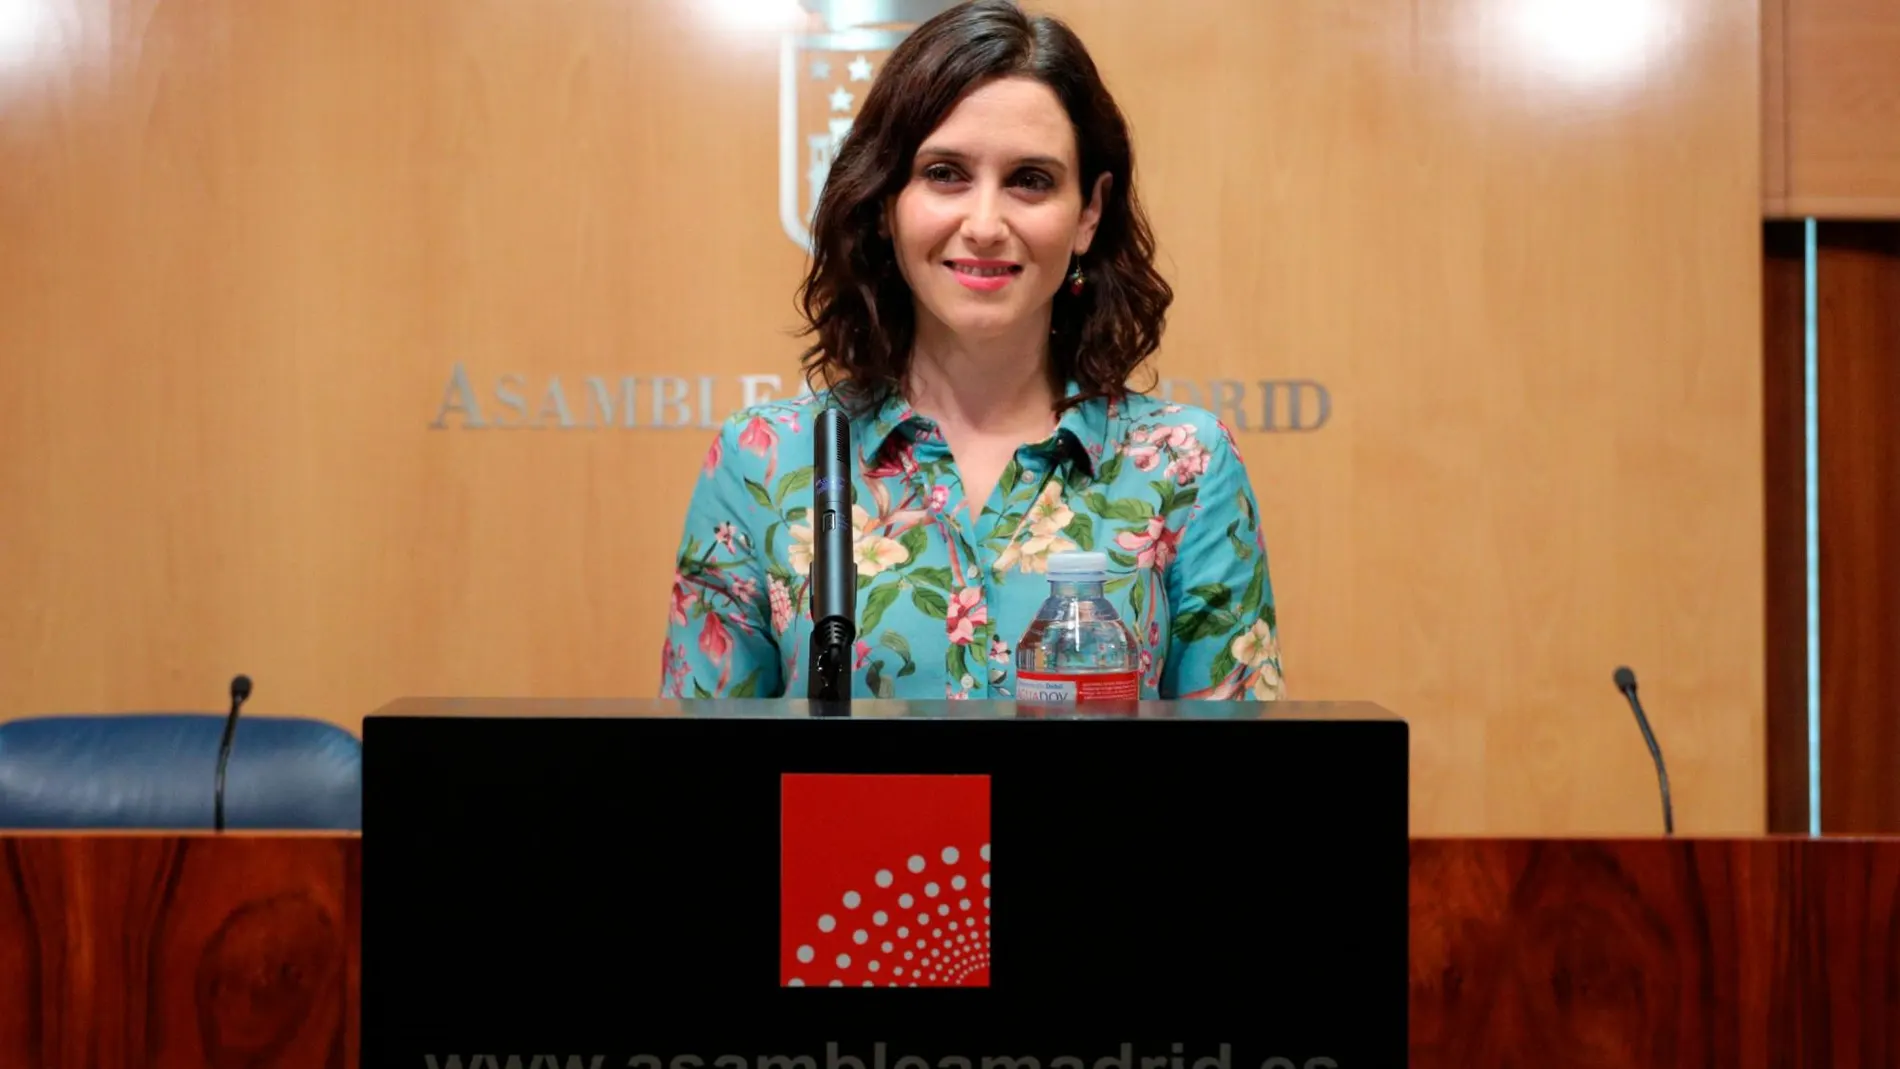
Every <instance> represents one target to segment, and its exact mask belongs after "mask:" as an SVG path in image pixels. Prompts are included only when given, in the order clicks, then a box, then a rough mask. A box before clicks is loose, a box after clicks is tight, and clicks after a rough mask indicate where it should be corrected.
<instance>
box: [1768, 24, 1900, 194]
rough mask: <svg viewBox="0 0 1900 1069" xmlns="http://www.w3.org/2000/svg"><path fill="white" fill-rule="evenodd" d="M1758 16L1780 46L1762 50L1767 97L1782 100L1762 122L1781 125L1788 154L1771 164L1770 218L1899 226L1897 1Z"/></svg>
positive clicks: (1899, 47) (1770, 107)
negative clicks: (1886, 221)
mask: <svg viewBox="0 0 1900 1069" xmlns="http://www.w3.org/2000/svg"><path fill="white" fill-rule="evenodd" d="M1764 14H1765V15H1769V16H1771V17H1769V18H1766V19H1765V20H1764V24H1763V32H1764V36H1765V37H1766V36H1767V35H1770V34H1779V35H1781V38H1782V40H1781V42H1780V47H1779V48H1775V47H1772V46H1770V47H1767V48H1765V49H1764V52H1763V58H1764V60H1765V61H1766V63H1767V64H1768V65H1767V66H1766V67H1765V68H1764V71H1763V91H1764V93H1765V94H1777V93H1778V98H1777V96H1774V95H1769V96H1766V97H1765V99H1764V115H1763V118H1764V120H1768V121H1773V119H1775V118H1777V117H1778V118H1779V119H1780V123H1781V126H1782V130H1781V132H1780V134H1779V137H1778V141H1779V147H1780V149H1781V151H1782V152H1783V153H1784V154H1785V159H1784V160H1782V161H1780V162H1779V163H1777V162H1775V161H1773V160H1770V161H1768V169H1767V173H1766V175H1765V178H1766V181H1765V183H1764V185H1765V189H1764V192H1765V193H1767V194H1769V196H1768V197H1767V198H1766V199H1765V207H1766V208H1767V210H1768V212H1769V214H1770V215H1774V216H1814V217H1817V218H1822V219H1900V3H1896V2H1894V0H1790V2H1786V3H1783V4H1782V6H1781V10H1779V11H1773V12H1767V11H1765V12H1764ZM1777 113H1779V114H1778V115H1777ZM1769 140H1770V143H1771V144H1773V143H1774V142H1775V141H1776V140H1777V139H1776V138H1774V137H1772V136H1771V137H1770V139H1769ZM1777 186H1779V192H1780V196H1779V197H1775V196H1774V195H1773V194H1774V193H1775V191H1776V188H1777Z"/></svg>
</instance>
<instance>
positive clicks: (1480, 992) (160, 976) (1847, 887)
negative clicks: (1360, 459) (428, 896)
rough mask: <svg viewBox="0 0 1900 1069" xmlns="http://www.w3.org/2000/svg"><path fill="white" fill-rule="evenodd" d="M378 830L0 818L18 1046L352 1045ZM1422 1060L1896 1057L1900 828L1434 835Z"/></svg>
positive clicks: (278, 1062)
mask: <svg viewBox="0 0 1900 1069" xmlns="http://www.w3.org/2000/svg"><path fill="white" fill-rule="evenodd" d="M360 855H361V840H360V839H356V838H351V837H339V838H330V837H300V836H284V837H276V836H233V837H226V838H223V839H218V840H214V839H212V838H210V837H206V836H187V837H172V836H107V837H97V838H95V837H90V836H71V837H66V836H27V837H13V838H0V996H4V997H0V1065H6V1066H15V1065H20V1066H29V1065H30V1066H35V1067H38V1069H81V1067H84V1069H149V1067H167V1069H169V1067H179V1069H183V1067H186V1066H192V1067H199V1066H211V1067H216V1069H225V1067H230V1069H238V1067H246V1069H253V1067H254V1069H263V1067H272V1069H291V1067H306V1066H308V1067H317V1066H321V1067H324V1069H356V1064H357V1062H356V1050H357V1044H358V1038H357V1036H358V1025H359V1022H358V1020H357V997H358V990H359V987H358V983H359V973H358V971H357V970H358V961H359V954H358V946H359V942H358V941H359V936H360V930H361V929H360V917H361V912H360V901H359V898H358V885H359V880H360V873H361V869H360V864H359V858H360ZM1411 929H1412V930H1411V1028H1412V1058H1411V1062H1410V1064H1411V1065H1412V1066H1413V1067H1414V1069H1439V1067H1443V1069H1492V1067H1495V1069H1507V1067H1509V1069H1572V1067H1576V1069H1582V1067H1585V1066H1589V1067H1600V1066H1616V1067H1618V1069H1665V1067H1669V1069H1673V1067H1682V1069H1688V1067H1691V1066H1696V1067H1704V1066H1710V1065H1719V1066H1723V1067H1724V1069H1770V1067H1776V1069H1779V1067H1784V1066H1828V1067H1830V1069H1856V1067H1867V1069H1874V1067H1882V1069H1885V1067H1889V1066H1891V1065H1893V1064H1895V1062H1896V1060H1900V840H1894V839H1841V840H1810V839H1800V838H1766V839H1675V840H1663V839H1601V840H1588V839H1549V840H1514V839H1415V840H1414V841H1413V844H1412V870H1411Z"/></svg>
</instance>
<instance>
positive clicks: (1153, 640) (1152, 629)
mask: <svg viewBox="0 0 1900 1069" xmlns="http://www.w3.org/2000/svg"><path fill="white" fill-rule="evenodd" d="M1148 645H1149V646H1159V645H1161V621H1159V620H1150V621H1148Z"/></svg>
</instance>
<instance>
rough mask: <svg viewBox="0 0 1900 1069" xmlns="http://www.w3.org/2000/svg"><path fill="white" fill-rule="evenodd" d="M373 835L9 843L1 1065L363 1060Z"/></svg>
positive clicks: (48, 1067)
mask: <svg viewBox="0 0 1900 1069" xmlns="http://www.w3.org/2000/svg"><path fill="white" fill-rule="evenodd" d="M360 854H361V851H360V849H359V840H356V839H354V838H348V837H334V838H331V837H312V838H301V837H281V838H280V837H246V838H227V839H216V838H212V837H197V836H195V837H175V836H164V835H152V836H104V837H96V838H95V837H89V836H72V837H63V836H21V837H11V838H6V839H0V1065H5V1066H34V1067H37V1069H188V1067H189V1069H263V1067H267V1066H268V1067H271V1069H344V1067H345V1066H353V1065H354V1064H355V1050H356V1036H357V1023H356V1018H357V1014H358V995H357V991H358V979H359V974H358V954H357V946H358V942H359V931H360V911H359V909H358V894H357V888H358V884H359V871H360V870H359V867H358V859H359V857H360Z"/></svg>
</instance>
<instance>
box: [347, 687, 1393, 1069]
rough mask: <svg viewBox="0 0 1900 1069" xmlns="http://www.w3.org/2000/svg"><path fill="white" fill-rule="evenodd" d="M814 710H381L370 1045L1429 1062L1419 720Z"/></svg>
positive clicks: (913, 1059)
mask: <svg viewBox="0 0 1900 1069" xmlns="http://www.w3.org/2000/svg"><path fill="white" fill-rule="evenodd" d="M809 712H810V710H809V708H808V707H807V706H806V703H804V702H800V701H735V702H720V701H702V702H667V701H596V700H574V701H549V700H509V699H445V700H422V699H412V700H405V701H400V702H397V703H394V704H392V705H390V706H387V707H385V708H384V709H382V710H379V711H378V712H377V713H375V714H373V715H371V716H370V717H368V718H367V719H366V720H365V722H364V733H363V738H364V762H363V768H364V789H363V884H362V886H363V892H362V893H363V902H362V908H363V946H362V953H363V957H362V991H363V1016H362V1029H363V1048H362V1049H363V1062H362V1064H363V1065H364V1066H365V1067H382V1066H404V1067H421V1066H434V1067H437V1069H447V1067H449V1066H456V1065H459V1066H461V1067H463V1069H476V1067H477V1066H493V1067H494V1069H507V1067H511V1066H519V1067H521V1069H531V1067H535V1066H548V1067H550V1069H553V1067H559V1069H567V1067H569V1066H577V1067H587V1069H595V1067H607V1066H613V1067H620V1066H644V1067H648V1069H939V1067H957V1069H1323V1067H1352V1069H1356V1067H1359V1066H1402V1065H1404V1064H1405V1059H1406V1034H1405V1026H1406V1012H1407V975H1406V940H1407V932H1406V921H1407V900H1406V899H1407V896H1406V886H1407V850H1408V842H1407V836H1408V826H1407V820H1406V806H1407V775H1406V772H1407V749H1408V747H1407V733H1406V725H1405V724H1404V722H1403V721H1401V720H1399V719H1398V718H1396V717H1394V716H1393V715H1391V714H1389V713H1387V712H1385V711H1384V710H1381V709H1379V708H1378V707H1376V706H1371V705H1364V704H1299V703H1270V704H1260V703H1233V702H1181V703H1143V704H1141V705H1140V706H1139V707H1138V708H1137V709H1135V710H1134V711H1133V712H1132V713H1131V714H1129V715H1114V716H1077V715H1073V714H1072V713H1069V712H1064V711H1061V710H1051V709H1048V708H1039V707H1031V706H1023V707H1021V708H1018V707H1017V706H1016V705H1014V704H1013V703H1009V702H857V703H855V704H854V705H853V706H852V709H851V714H852V715H851V716H850V717H849V718H814V717H812V716H810V715H809ZM992 858H994V866H995V867H994V869H993V870H992V868H991V859H992ZM992 876H993V879H992ZM992 884H993V885H994V886H993V888H992Z"/></svg>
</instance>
